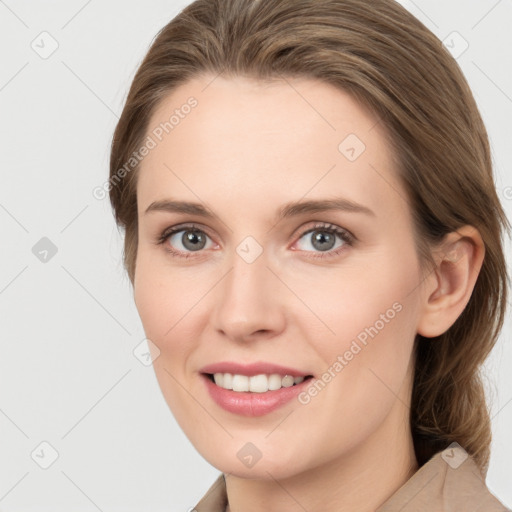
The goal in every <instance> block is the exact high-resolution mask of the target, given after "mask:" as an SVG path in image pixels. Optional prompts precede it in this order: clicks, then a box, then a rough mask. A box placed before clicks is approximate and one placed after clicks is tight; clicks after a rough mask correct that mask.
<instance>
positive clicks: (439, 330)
mask: <svg viewBox="0 0 512 512" xmlns="http://www.w3.org/2000/svg"><path fill="white" fill-rule="evenodd" d="M484 255H485V246H484V243H483V241H482V238H481V236H480V233H479V232H478V230H477V229H476V228H474V227H473V226H464V227H462V228H460V229H458V230H457V231H455V232H452V233H449V234H448V235H446V236H445V238H444V240H443V242H442V243H441V245H440V246H439V248H438V249H436V251H435V259H436V267H435V269H434V270H433V271H432V273H431V274H430V275H429V276H428V278H427V279H426V280H425V282H424V284H425V286H424V287H423V292H424V293H423V295H422V299H421V300H422V308H421V315H420V318H419V322H418V328H417V332H418V334H420V335H422V336H424V337H426V338H432V337H435V336H440V335H441V334H443V333H444V332H446V331H447V330H448V329H449V328H450V327H451V326H452V325H453V324H454V323H455V321H456V320H457V318H458V317H459V316H460V315H461V314H462V312H463V311H464V308H465V307H466V305H467V303H468V302H469V299H470V297H471V294H472V292H473V289H474V287H475V283H476V280H477V278H478V274H479V272H480V269H481V267H482V263H483V260H484Z"/></svg>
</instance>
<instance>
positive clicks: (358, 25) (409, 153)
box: [109, 0, 510, 475]
mask: <svg viewBox="0 0 512 512" xmlns="http://www.w3.org/2000/svg"><path fill="white" fill-rule="evenodd" d="M205 73H209V74H212V75H218V74H220V73H224V74H225V75H228V76H235V75H238V76H248V77H252V78H254V79H260V80H267V79H268V80H269V79H274V78H275V79H279V78H281V77H305V78H312V79H318V80H321V81H323V82H327V83H329V84H332V85H334V86H336V87H338V88H340V89H342V90H344V91H346V92H348V93H350V94H352V95H353V97H354V98H356V99H357V100H359V101H360V102H361V104H364V105H366V106H367V107H369V108H370V109H371V110H372V112H374V113H375V114H376V115H377V116H378V117H379V118H380V120H381V121H382V122H383V124H384V126H385V128H386V129H387V133H388V134H389V137H390V143H391V144H392V146H393V148H394V150H395V154H396V158H397V167H398V168H399V169H398V170H399V172H400V177H401V179H402V180H403V183H404V186H405V188H406V190H407V194H408V197H407V200H408V202H409V204H410V206H411V210H412V213H413V216H414V220H415V236H416V243H417V248H418V254H419V255H420V256H421V260H422V262H429V264H430V265H432V259H431V256H430V248H431V247H433V245H434V244H435V243H436V242H439V241H440V240H441V239H442V238H443V236H444V235H445V234H447V233H449V232H452V231H455V230H457V229H458V228H460V227H461V226H463V225H466V224H469V225H472V226H474V227H476V228H477V229H478V230H479V232H480V234H481V236H482V238H483V241H484V244H485V249H486V253H485V258H484V262H483V266H482V269H481V271H480V274H479V276H478V279H477V282H476V285H475V288H474V290H473V293H472V296H471V298H470V301H469V303H468V305H467V306H466V308H465V310H464V311H463V313H462V314H461V315H460V316H459V318H458V319H457V320H456V322H455V323H454V324H453V326H452V327H451V328H450V329H449V330H448V331H447V332H445V333H444V334H442V335H441V336H439V337H437V338H435V339H425V338H423V337H422V336H420V335H417V337H416V340H415V359H416V363H415V377H414V385H413V390H412V399H411V400H412V401H411V414H410V422H411V431H412V435H413V440H414V447H415V452H416V458H417V460H418V464H419V465H420V466H421V465H423V464H424V463H425V462H426V461H427V460H428V459H429V458H430V457H431V456H432V455H434V454H435V453H437V452H438V451H440V450H443V449H445V448H446V447H447V446H448V445H449V444H450V443H451V442H453V441H456V442H458V443H459V444H460V445H461V446H462V447H463V448H464V449H465V450H466V451H467V452H468V453H469V454H470V455H472V456H473V458H474V459H475V461H476V463H477V464H478V466H479V467H480V469H481V470H482V472H483V474H484V475H485V474H486V473H487V468H488V463H489V456H490V443H491V423H490V415H489V410H488V408H487V403H486V400H485V393H484V388H483V384H482V380H481V374H480V369H481V364H482V363H483V361H484V360H485V359H486V357H487V355H488V354H489V353H490V351H491V349H492V348H493V346H494V344H495V342H496V340H497V337H498V334H499V331H500V330H501V327H502V324H503V321H504V315H505V311H506V299H507V287H508V284H509V283H508V277H507V270H506V263H505V258H504V254H503V248H502V243H503V242H502V230H503V228H507V229H509V228H510V225H509V224H508V221H507V219H506V216H505V213H504V211H503V209H502V206H501V204H500V202H499V199H498V197H497V194H496V190H495V187H494V181H493V173H492V163H491V157H490V148H489V142H488V138H487V133H486V130H485V127H484V125H483V122H482V119H481V117H480V114H479V112H478V109H477V106H476V103H475V100H474V98H473V96H472V94H471V91H470V89H469V87H468V84H467V82H466V80H465V78H464V76H463V74H462V72H461V70H460V68H459V66H458V65H457V63H456V61H455V60H454V59H453V58H452V56H451V55H450V54H449V53H448V51H447V50H445V48H444V47H443V45H442V44H441V42H440V41H439V39H438V38H437V37H436V36H435V35H434V34H432V33H431V32H430V31H429V30H428V29H427V28H426V27H425V26H424V25H423V24H422V23H421V22H420V21H419V20H417V19H416V18H415V17H414V16H413V15H411V14H410V13H409V12H408V11H407V10H406V9H404V8H403V7H402V6H400V5H399V4H398V3H396V2H395V1H394V0H372V1H370V0H367V1H364V0H196V1H195V2H193V3H192V4H190V5H189V6H188V7H186V8H185V9H184V10H182V11H181V12H180V13H179V15H178V16H176V17H175V18H174V19H173V20H172V21H171V22H170V23H168V24H167V25H166V26H165V27H164V28H163V29H162V30H161V31H160V32H159V34H158V35H157V37H156V38H155V40H154V42H153V44H152V46H151V48H150V50H149V52H148V53H147V55H146V57H145V58H144V60H143V62H142V64H141V65H140V67H139V69H138V71H137V73H136V76H135V78H134V80H133V83H132V85H131V88H130V91H129V94H128V97H127V100H126V104H125V107H124V110H123V113H122V115H121V118H120V120H119V123H118V125H117V127H116V130H115V133H114V138H113V142H112V150H111V160H110V185H111V186H110V190H109V193H110V200H111V203H112V206H113V209H114V214H115V218H116V222H117V223H118V225H119V226H121V227H122V228H124V230H125V246H124V265H125V268H126V270H127V272H128V275H129V278H130V281H131V282H132V284H133V280H134V275H135V271H136V256H137V244H138V219H137V197H136V187H137V167H138V166H135V167H134V170H133V171H132V172H128V173H127V172H124V173H122V174H121V173H120V171H119V170H120V169H121V167H122V166H124V164H125V163H126V162H127V161H128V160H129V159H130V155H131V154H132V153H133V152H134V151H136V150H137V149H138V148H140V147H141V145H142V143H143V140H144V138H145V137H146V136H147V133H146V132H147V130H148V122H149V119H150V117H151V115H152V113H153V112H154V111H155V108H156V107H157V104H158V103H159V102H160V101H162V100H163V99H164V98H165V97H166V96H167V95H168V94H169V93H170V92H171V91H172V90H173V89H175V88H176V87H177V86H178V85H181V84H184V83H186V82H187V81H188V80H190V79H192V78H195V77H197V76H199V75H201V74H205ZM119 176H121V177H122V178H123V179H119ZM425 268H426V266H425Z"/></svg>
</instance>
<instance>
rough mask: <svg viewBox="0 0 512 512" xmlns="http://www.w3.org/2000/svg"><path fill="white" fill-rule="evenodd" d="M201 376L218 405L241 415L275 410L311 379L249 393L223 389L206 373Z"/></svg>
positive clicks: (299, 391) (259, 413)
mask: <svg viewBox="0 0 512 512" xmlns="http://www.w3.org/2000/svg"><path fill="white" fill-rule="evenodd" d="M201 377H202V379H203V380H204V381H205V383H206V388H207V389H208V392H209V393H210V396H211V397H212V398H213V400H214V401H215V402H216V403H217V404H218V405H219V406H220V407H222V408H223V409H225V410H226V411H229V412H232V413H235V414H239V415H241V416H263V415H265V414H268V413H270V412H272V411H275V410H276V409H278V408H279V407H282V406H283V405H285V404H287V403H288V402H289V401H290V400H292V399H293V398H294V397H296V396H297V395H298V394H299V393H301V392H302V391H304V389H305V387H306V386H308V385H309V383H310V382H311V381H312V380H313V379H312V378H308V379H305V380H303V381H302V382H301V383H300V384H295V385H294V386H290V387H287V388H280V389H276V390H273V391H266V392H265V393H250V392H240V391H232V390H230V389H224V388H221V387H220V386H217V384H215V383H214V382H212V381H211V380H210V378H209V377H208V376H207V375H205V374H201Z"/></svg>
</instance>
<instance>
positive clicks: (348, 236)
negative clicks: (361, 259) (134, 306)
mask: <svg viewBox="0 0 512 512" xmlns="http://www.w3.org/2000/svg"><path fill="white" fill-rule="evenodd" d="M180 231H193V232H194V231H195V232H197V231H199V232H200V233H204V234H205V235H207V236H208V237H210V236H209V235H208V233H207V232H206V231H204V230H203V229H201V228H200V227H199V226H197V225H196V224H182V225H178V226H174V227H172V228H169V229H166V230H164V231H163V232H162V234H161V235H160V236H159V237H158V239H157V241H156V244H157V245H163V244H165V242H166V241H167V240H168V239H169V237H171V236H172V235H174V234H175V233H179V232H180ZM314 231H323V232H326V233H329V234H332V235H338V236H339V237H340V238H341V240H342V241H343V242H344V245H342V246H341V247H338V248H337V249H334V250H330V251H325V252H322V251H319V252H314V253H313V254H312V255H311V256H309V257H311V258H318V259H325V258H332V257H335V256H338V255H339V254H341V253H342V252H343V251H344V250H346V246H347V245H348V246H352V245H353V244H354V241H355V240H356V238H355V236H354V235H352V233H350V232H349V231H347V230H345V229H342V228H339V227H338V226H336V225H334V224H329V223H325V222H319V223H317V224H315V225H314V226H312V227H311V228H309V229H307V230H306V231H304V232H303V233H301V234H300V236H299V238H298V239H299V240H300V239H301V238H302V237H304V236H305V235H307V234H309V233H312V232H314ZM210 238H211V237H210ZM164 249H165V251H166V252H168V253H169V254H171V256H173V257H177V258H184V259H188V258H193V257H195V254H194V251H189V252H182V251H177V250H175V249H172V248H171V246H169V245H166V246H165V247H164ZM196 252H198V253H200V252H202V251H196ZM303 252H312V251H303Z"/></svg>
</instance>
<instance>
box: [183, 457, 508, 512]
mask: <svg viewBox="0 0 512 512" xmlns="http://www.w3.org/2000/svg"><path fill="white" fill-rule="evenodd" d="M462 453H464V454H465V455H463V456H462V459H464V460H463V461H462V459H461V457H460V455H461V454H462ZM227 502H228V500H227V494H226V480H225V477H224V473H221V474H220V475H219V476H218V478H217V479H216V480H215V482H214V483H213V485H212V486H211V487H210V488H209V489H208V491H207V492H206V494H205V495H204V496H203V498H202V499H201V500H200V501H199V502H198V503H197V505H196V506H195V507H194V509H193V510H192V512H225V510H226V505H227ZM376 512H511V511H510V509H507V508H506V507H505V505H503V504H502V503H501V502H500V501H499V500H498V499H497V498H496V497H495V496H494V495H493V494H491V492H490V491H489V490H488V488H487V486H486V484H485V479H484V478H483V476H482V474H481V472H480V470H479V469H478V466H477V465H476V463H475V462H474V460H473V459H472V458H471V456H468V455H467V454H466V453H465V452H461V451H460V449H459V450H457V449H456V450H455V451H454V450H453V449H451V450H450V449H446V450H443V451H442V452H439V453H437V454H436V455H434V456H433V457H432V458H431V459H430V460H429V461H428V462H426V463H425V464H424V465H423V466H421V467H420V468H419V469H418V471H416V473H414V475H413V476H412V477H411V478H410V479H409V480H408V481H407V482H405V484H403V485H402V486H401V487H400V488H399V489H398V490H397V491H396V492H395V493H394V494H393V495H392V496H391V497H390V498H389V499H388V500H386V502H385V503H383V504H382V505H381V506H380V507H379V508H378V509H377V510H376Z"/></svg>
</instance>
